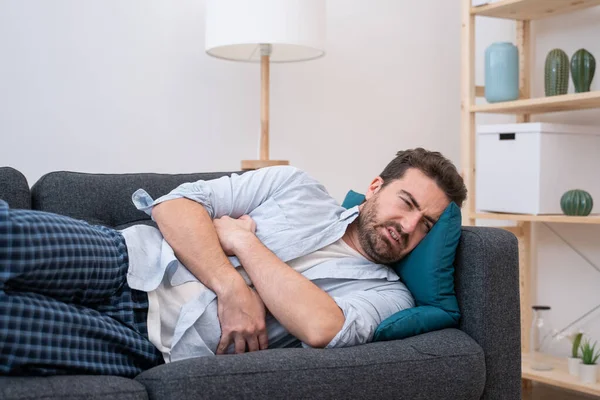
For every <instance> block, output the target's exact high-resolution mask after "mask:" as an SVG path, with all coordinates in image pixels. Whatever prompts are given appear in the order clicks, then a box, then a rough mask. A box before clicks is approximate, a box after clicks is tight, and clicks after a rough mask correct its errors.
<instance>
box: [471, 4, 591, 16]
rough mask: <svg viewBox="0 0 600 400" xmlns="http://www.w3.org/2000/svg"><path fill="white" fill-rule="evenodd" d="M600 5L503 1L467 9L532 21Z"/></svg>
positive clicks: (478, 13)
mask: <svg viewBox="0 0 600 400" xmlns="http://www.w3.org/2000/svg"><path fill="white" fill-rule="evenodd" d="M597 5H600V0H570V1H569V0H567V1H563V0H505V1H499V2H496V3H490V4H486V5H483V6H479V7H471V4H469V7H470V9H471V11H470V12H471V14H472V15H479V16H482V17H493V18H504V19H513V20H516V21H533V20H536V19H542V18H547V17H554V16H556V15H560V14H567V13H571V12H573V11H578V10H583V9H585V8H590V7H594V6H597Z"/></svg>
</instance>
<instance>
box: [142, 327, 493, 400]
mask: <svg viewBox="0 0 600 400" xmlns="http://www.w3.org/2000/svg"><path fill="white" fill-rule="evenodd" d="M135 379H136V380H137V381H138V382H141V383H142V384H143V385H144V386H146V388H147V389H148V394H149V397H150V398H151V399H173V400H182V399H209V398H210V399H239V398H252V399H283V398H309V399H344V398H360V399H367V398H372V399H411V400H419V399H423V400H425V399H427V400H435V399H461V400H468V399H479V398H480V396H481V394H482V393H483V387H484V385H485V363H484V355H483V352H482V350H481V347H479V345H477V343H475V341H473V339H471V338H470V337H469V336H467V335H466V334H465V333H464V332H461V331H459V330H457V329H446V330H442V331H437V332H431V333H427V334H424V335H420V336H419V337H413V338H408V339H405V340H402V341H390V342H377V343H370V344H367V345H363V346H357V347H352V348H344V349H328V350H319V349H285V350H283V349H281V350H266V351H262V352H257V353H250V354H243V355H230V356H218V357H202V358H196V359H189V360H184V361H179V362H175V363H172V364H166V365H162V366H158V367H155V368H153V369H151V370H149V371H146V372H143V373H142V374H140V375H138V376H137V377H136V378H135Z"/></svg>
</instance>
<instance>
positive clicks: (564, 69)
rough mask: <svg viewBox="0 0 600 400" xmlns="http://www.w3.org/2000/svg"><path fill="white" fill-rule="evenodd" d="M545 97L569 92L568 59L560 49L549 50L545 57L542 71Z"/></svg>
mask: <svg viewBox="0 0 600 400" xmlns="http://www.w3.org/2000/svg"><path fill="white" fill-rule="evenodd" d="M544 72H545V73H544V83H545V89H546V90H545V92H546V96H557V95H561V94H567V91H568V90H569V57H568V56H567V53H565V52H564V51H562V50H561V49H554V50H551V51H550V52H549V53H548V55H547V56H546V66H545V70H544Z"/></svg>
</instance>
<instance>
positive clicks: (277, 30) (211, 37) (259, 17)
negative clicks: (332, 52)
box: [206, 0, 325, 62]
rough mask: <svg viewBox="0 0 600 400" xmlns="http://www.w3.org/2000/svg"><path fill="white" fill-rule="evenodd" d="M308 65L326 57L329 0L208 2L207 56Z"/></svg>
mask: <svg viewBox="0 0 600 400" xmlns="http://www.w3.org/2000/svg"><path fill="white" fill-rule="evenodd" d="M261 44H270V45H271V58H270V61H271V62H291V61H303V60H311V59H315V58H319V57H321V56H323V55H324V54H325V50H324V49H325V0H206V52H207V53H208V54H209V55H211V56H213V57H217V58H224V59H228V60H235V61H248V62H256V61H260V56H261V51H260V45H261Z"/></svg>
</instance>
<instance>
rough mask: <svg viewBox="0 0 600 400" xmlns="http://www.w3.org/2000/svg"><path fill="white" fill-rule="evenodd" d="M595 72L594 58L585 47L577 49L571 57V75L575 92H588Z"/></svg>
mask: <svg viewBox="0 0 600 400" xmlns="http://www.w3.org/2000/svg"><path fill="white" fill-rule="evenodd" d="M595 72H596V59H595V58H594V56H593V55H592V54H591V53H590V52H589V51H587V50H586V49H579V50H577V51H576V52H575V54H573V57H571V76H572V77H573V85H574V86H575V92H576V93H582V92H589V91H590V85H591V84H592V80H593V79H594V73H595Z"/></svg>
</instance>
